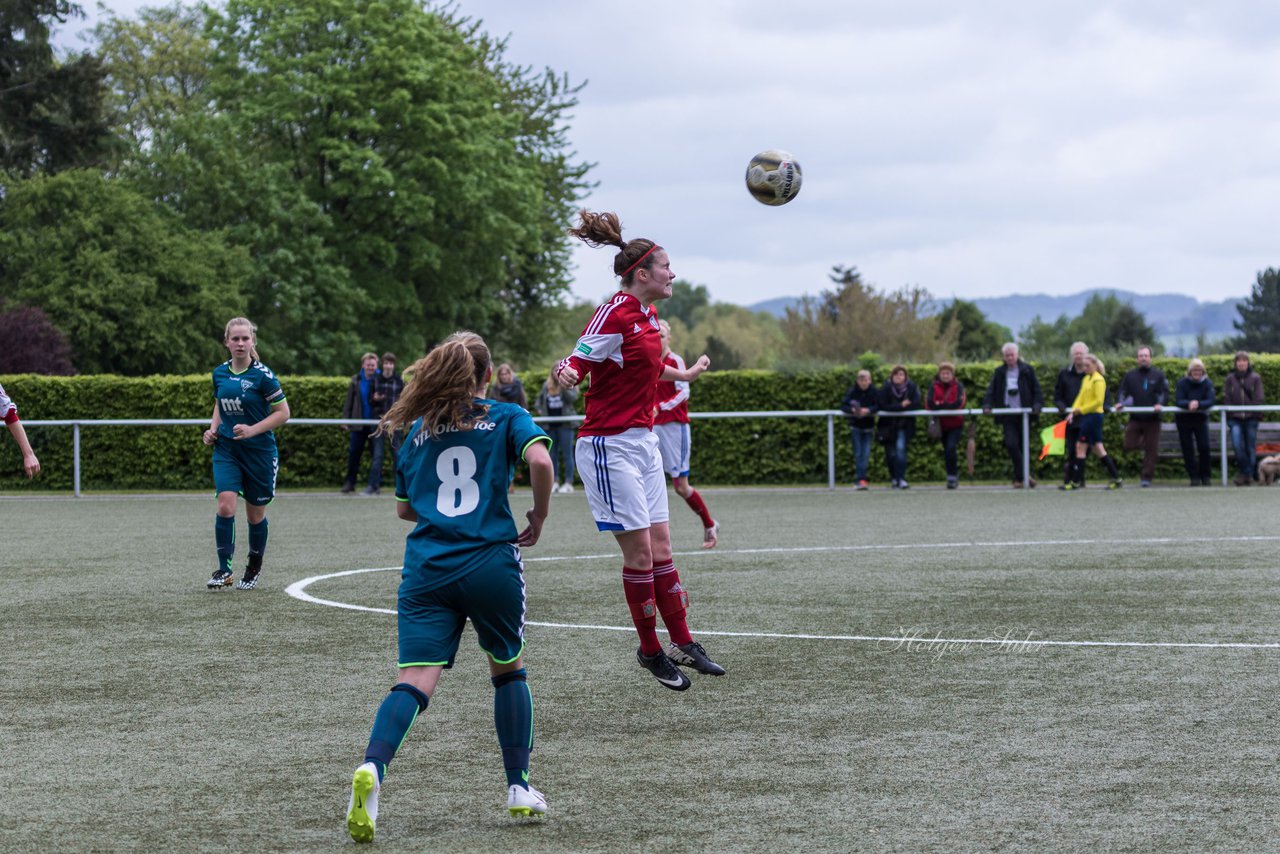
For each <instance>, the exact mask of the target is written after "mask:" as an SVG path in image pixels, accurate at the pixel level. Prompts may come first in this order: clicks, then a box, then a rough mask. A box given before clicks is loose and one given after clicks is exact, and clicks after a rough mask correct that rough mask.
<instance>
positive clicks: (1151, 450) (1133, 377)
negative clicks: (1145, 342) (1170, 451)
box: [1115, 346, 1169, 488]
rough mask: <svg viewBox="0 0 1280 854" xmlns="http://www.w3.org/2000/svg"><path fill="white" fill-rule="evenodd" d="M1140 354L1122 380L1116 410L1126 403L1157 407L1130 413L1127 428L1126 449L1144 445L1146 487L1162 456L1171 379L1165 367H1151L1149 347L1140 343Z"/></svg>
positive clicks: (1134, 449)
mask: <svg viewBox="0 0 1280 854" xmlns="http://www.w3.org/2000/svg"><path fill="white" fill-rule="evenodd" d="M1137 356H1138V367H1136V368H1134V369H1133V370H1132V371H1129V373H1127V374H1125V375H1124V379H1122V380H1120V391H1119V393H1118V394H1117V395H1116V397H1117V401H1116V406H1115V410H1116V412H1119V411H1120V410H1122V409H1124V408H1125V407H1126V406H1150V407H1151V408H1153V409H1154V410H1155V412H1152V413H1146V412H1143V413H1134V414H1132V415H1130V416H1129V423H1128V424H1127V425H1125V428H1124V449H1125V450H1126V451H1136V450H1138V449H1139V448H1141V449H1142V473H1141V475H1140V477H1141V485H1142V487H1143V488H1146V487H1148V486H1150V485H1151V479H1152V478H1153V477H1155V474H1156V460H1157V459H1158V458H1159V457H1160V423H1161V421H1163V420H1164V419H1163V418H1162V417H1161V415H1160V410H1161V409H1163V408H1164V405H1165V403H1167V402H1168V400H1169V382H1168V381H1167V380H1166V379H1165V378H1164V371H1162V370H1160V369H1159V368H1153V367H1151V348H1150V347H1145V346H1144V347H1139V348H1138V353H1137Z"/></svg>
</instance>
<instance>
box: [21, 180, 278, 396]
mask: <svg viewBox="0 0 1280 854" xmlns="http://www.w3.org/2000/svg"><path fill="white" fill-rule="evenodd" d="M0 259H3V260H0V272H2V274H3V278H4V280H5V283H6V288H8V289H9V294H10V295H11V296H12V298H13V301H14V302H16V303H19V304H25V305H28V306H38V307H40V308H41V309H42V310H43V311H44V312H45V313H46V314H47V315H48V317H49V319H50V320H51V321H52V322H53V324H55V325H56V326H57V328H58V329H60V330H62V331H63V332H65V333H66V334H67V335H68V337H69V338H70V341H71V347H72V358H73V361H74V363H75V365H76V366H77V367H78V368H79V369H80V370H81V371H83V372H85V373H116V374H126V375H134V376H136V375H140V374H181V373H197V372H204V371H207V370H209V369H210V368H211V367H212V366H213V365H214V364H216V363H217V362H219V361H222V360H223V359H225V358H226V350H225V349H224V348H223V346H222V331H223V325H224V324H225V323H226V321H227V320H228V319H229V318H231V317H233V316H235V315H237V314H241V313H243V302H242V299H241V296H240V288H241V285H242V283H243V282H244V281H245V279H246V278H247V276H248V272H249V265H248V263H247V258H246V256H245V253H244V252H243V251H242V250H237V249H233V248H229V247H227V246H226V244H225V243H224V241H223V236H222V235H221V234H220V233H218V232H202V231H195V230H193V229H190V228H187V227H186V226H184V225H183V224H182V223H181V222H179V221H178V219H177V218H176V217H175V216H174V215H173V214H172V213H171V212H170V211H168V210H167V209H165V208H164V207H163V206H160V205H157V204H156V203H155V202H153V201H151V200H150V199H147V198H145V197H143V196H141V195H139V194H138V193H137V192H135V191H134V190H132V189H131V188H129V187H128V186H127V185H126V184H125V182H123V181H119V180H113V179H107V178H103V177H102V176H101V175H99V174H97V173H96V172H93V171H90V170H80V169H76V170H68V171H66V172H62V173H59V174H58V175H54V176H49V177H37V178H34V179H32V180H28V181H23V182H20V183H18V184H15V185H13V186H12V187H11V188H10V190H9V193H8V195H6V196H5V198H4V199H3V201H2V202H0ZM260 349H261V350H262V352H263V356H264V358H267V359H269V358H270V353H271V348H270V344H269V343H268V341H263V346H262V347H261V348H260Z"/></svg>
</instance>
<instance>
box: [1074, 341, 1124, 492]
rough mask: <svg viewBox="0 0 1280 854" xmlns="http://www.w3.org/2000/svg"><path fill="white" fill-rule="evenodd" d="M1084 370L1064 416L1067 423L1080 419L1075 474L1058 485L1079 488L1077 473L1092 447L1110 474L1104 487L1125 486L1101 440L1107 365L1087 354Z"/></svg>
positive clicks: (1105, 398)
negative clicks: (1067, 411) (1075, 394)
mask: <svg viewBox="0 0 1280 854" xmlns="http://www.w3.org/2000/svg"><path fill="white" fill-rule="evenodd" d="M1085 371H1086V373H1085V377H1084V380H1083V381H1081V383H1080V394H1079V395H1077V396H1076V399H1075V402H1074V403H1072V404H1071V414H1069V415H1068V416H1067V422H1068V423H1071V422H1075V421H1079V422H1080V439H1079V440H1078V441H1077V442H1076V447H1075V451H1074V454H1073V456H1074V457H1075V468H1076V472H1077V474H1076V476H1075V477H1072V478H1071V480H1070V481H1069V482H1067V483H1064V484H1063V485H1062V486H1060V487H1058V488H1059V489H1066V490H1071V489H1080V488H1081V486H1080V480H1079V477H1080V476H1079V474H1078V473H1079V472H1082V471H1084V463H1085V457H1087V456H1088V455H1089V451H1090V449H1092V450H1093V453H1094V454H1095V455H1096V456H1097V457H1098V459H1100V460H1102V464H1103V465H1104V466H1106V467H1107V471H1108V472H1109V473H1110V474H1111V483H1110V485H1109V486H1108V487H1107V488H1108V489H1119V488H1120V487H1122V486H1124V481H1123V480H1121V479H1120V471H1119V469H1117V468H1116V461H1115V460H1113V459H1111V457H1110V456H1108V455H1107V449H1106V448H1105V447H1103V444H1102V413H1103V412H1104V411H1105V409H1106V403H1107V380H1106V375H1107V368H1106V366H1105V365H1103V364H1102V360H1101V359H1099V358H1098V357H1097V356H1094V355H1093V354H1090V355H1088V356H1086V357H1085Z"/></svg>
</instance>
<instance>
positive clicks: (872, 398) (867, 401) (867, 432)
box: [840, 370, 880, 490]
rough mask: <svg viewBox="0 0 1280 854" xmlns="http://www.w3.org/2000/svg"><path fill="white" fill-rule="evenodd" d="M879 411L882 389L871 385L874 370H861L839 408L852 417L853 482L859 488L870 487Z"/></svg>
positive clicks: (850, 420) (850, 428)
mask: <svg viewBox="0 0 1280 854" xmlns="http://www.w3.org/2000/svg"><path fill="white" fill-rule="evenodd" d="M879 410H880V390H879V389H877V388H876V387H875V385H874V384H872V382H871V372H870V371H865V370H864V371H858V376H857V379H856V380H855V382H854V384H853V386H852V387H851V388H850V389H849V391H848V392H846V393H845V396H844V400H842V401H840V411H841V412H843V413H845V414H846V415H848V416H849V431H850V436H851V437H852V439H853V481H854V484H855V488H856V489H859V490H862V489H866V488H867V487H868V483H867V462H868V461H869V460H870V458H871V443H872V442H873V441H874V435H873V434H874V432H875V427H876V413H877V412H878V411H879Z"/></svg>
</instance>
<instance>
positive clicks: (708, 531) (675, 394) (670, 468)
mask: <svg viewBox="0 0 1280 854" xmlns="http://www.w3.org/2000/svg"><path fill="white" fill-rule="evenodd" d="M658 326H659V328H660V329H661V330H662V363H663V364H664V365H669V366H670V367H673V368H675V369H676V370H678V371H683V370H684V369H685V368H684V359H681V358H680V357H679V356H678V355H676V354H675V353H673V352H671V326H670V325H669V324H668V323H667V322H666V321H665V320H659V321H658ZM653 432H654V433H655V434H656V435H657V437H658V450H659V451H660V452H661V453H662V468H663V469H665V470H666V472H667V474H668V475H670V477H671V485H672V486H674V487H675V490H676V494H677V495H679V496H680V497H681V498H683V499H684V501H685V503H686V504H688V505H689V509H691V510H693V512H694V513H696V514H697V515H698V518H699V519H701V520H702V547H703V548H704V549H714V548H715V547H716V540H717V539H718V535H719V533H720V526H719V525H718V524H717V523H716V520H715V519H712V518H711V511H710V510H708V509H707V504H706V502H705V501H703V500H702V496H701V495H699V494H698V490H696V489H694V488H693V487H692V486H690V485H689V453H690V438H691V431H690V430H689V384H688V383H687V382H684V381H682V380H658V388H657V391H656V398H655V400H654V405H653Z"/></svg>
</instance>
